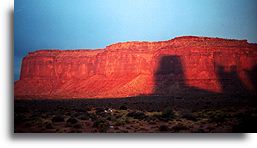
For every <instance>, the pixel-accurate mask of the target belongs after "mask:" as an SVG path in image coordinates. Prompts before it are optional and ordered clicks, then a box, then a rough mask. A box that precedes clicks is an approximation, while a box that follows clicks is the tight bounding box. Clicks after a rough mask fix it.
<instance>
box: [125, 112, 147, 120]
mask: <svg viewBox="0 0 257 148" xmlns="http://www.w3.org/2000/svg"><path fill="white" fill-rule="evenodd" d="M127 117H132V118H134V119H144V118H145V117H146V115H145V113H144V112H141V111H132V112H129V113H128V114H127Z"/></svg>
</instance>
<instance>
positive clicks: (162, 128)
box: [159, 125, 169, 132]
mask: <svg viewBox="0 0 257 148" xmlns="http://www.w3.org/2000/svg"><path fill="white" fill-rule="evenodd" d="M159 131H160V132H168V131H169V127H168V126H167V125H161V126H160V127H159Z"/></svg>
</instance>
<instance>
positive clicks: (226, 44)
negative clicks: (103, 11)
mask: <svg viewBox="0 0 257 148" xmlns="http://www.w3.org/2000/svg"><path fill="white" fill-rule="evenodd" d="M256 66H257V45H256V44H250V43H248V42H247V41H246V40H227V39H219V38H207V37H193V36H188V37H178V38H175V39H172V40H168V41H162V42H126V43H117V44H113V45H110V46H107V47H106V48H104V49H97V50H38V51H35V52H31V53H29V54H28V55H27V56H26V57H24V58H23V61H22V68H21V76H20V80H18V81H16V82H15V90H14V92H15V94H14V95H15V98H24V99H30V98H32V99H33V98H35V99H40V98H42V99H43V98H44V99H54V98H68V99H69V98H118V97H129V96H137V95H187V94H188V95H197V94H202V93H255V92H256V77H255V76H256Z"/></svg>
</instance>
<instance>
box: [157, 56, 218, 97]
mask: <svg viewBox="0 0 257 148" xmlns="http://www.w3.org/2000/svg"><path fill="white" fill-rule="evenodd" d="M154 79H155V88H154V95H158V96H162V95H164V96H178V97H183V96H192V95H195V96H200V95H201V96H202V95H212V94H214V93H212V92H209V91H207V90H202V89H198V88H196V87H192V86H188V85H187V84H186V77H185V74H184V67H183V65H182V62H181V58H180V57H179V56H175V55H165V56H162V57H161V58H160V60H159V65H158V68H157V70H156V72H155V76H154Z"/></svg>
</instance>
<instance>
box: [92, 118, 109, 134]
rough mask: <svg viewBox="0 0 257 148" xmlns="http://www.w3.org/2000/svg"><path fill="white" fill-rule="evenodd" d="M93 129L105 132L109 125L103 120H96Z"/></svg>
mask: <svg viewBox="0 0 257 148" xmlns="http://www.w3.org/2000/svg"><path fill="white" fill-rule="evenodd" d="M93 127H95V128H97V129H98V131H99V132H107V130H108V128H109V124H108V122H107V121H105V120H96V121H95V122H94V124H93Z"/></svg>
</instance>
